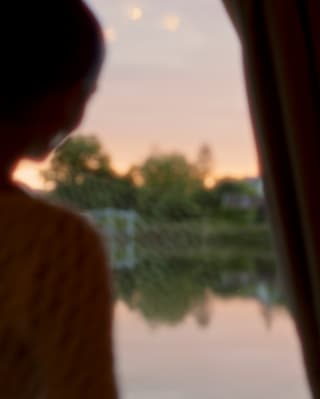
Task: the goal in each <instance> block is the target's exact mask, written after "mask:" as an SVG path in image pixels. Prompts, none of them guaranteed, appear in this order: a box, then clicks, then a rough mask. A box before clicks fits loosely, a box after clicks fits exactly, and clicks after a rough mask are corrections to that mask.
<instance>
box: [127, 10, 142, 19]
mask: <svg viewBox="0 0 320 399" xmlns="http://www.w3.org/2000/svg"><path fill="white" fill-rule="evenodd" d="M128 17H129V19H130V20H131V21H139V20H140V19H141V18H142V17H143V10H142V8H140V7H132V8H129V10H128Z"/></svg>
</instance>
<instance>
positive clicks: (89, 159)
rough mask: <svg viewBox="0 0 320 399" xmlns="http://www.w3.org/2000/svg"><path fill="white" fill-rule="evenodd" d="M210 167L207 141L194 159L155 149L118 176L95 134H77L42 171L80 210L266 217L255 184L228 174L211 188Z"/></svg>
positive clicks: (55, 194) (156, 216) (244, 220)
mask: <svg viewBox="0 0 320 399" xmlns="http://www.w3.org/2000/svg"><path fill="white" fill-rule="evenodd" d="M209 171H212V154H211V151H210V148H209V147H208V146H203V147H202V148H201V149H200V152H199V156H198V160H197V161H196V162H195V163H190V162H189V161H188V160H187V159H186V158H185V157H184V156H183V155H181V154H177V153H173V154H160V155H152V156H150V157H149V158H147V159H146V161H145V162H144V163H142V164H141V165H139V166H136V167H133V168H132V169H131V171H130V172H129V173H128V174H127V175H126V176H119V175H118V174H117V173H116V172H115V171H114V170H113V168H112V165H111V160H110V157H109V156H108V155H107V154H106V153H105V152H104V150H103V148H102V146H101V144H100V142H99V140H98V139H97V138H96V137H94V136H76V137H74V138H71V139H69V140H68V141H67V142H65V143H64V144H63V145H62V146H61V147H60V148H59V149H58V150H57V151H56V152H55V154H54V156H53V158H52V160H51V162H50V166H49V168H48V169H47V170H46V171H45V172H44V173H43V177H44V179H45V181H46V182H47V183H50V184H51V185H52V186H53V187H54V189H53V191H52V192H51V193H50V196H51V197H52V198H53V199H54V200H57V201H59V202H62V203H64V204H67V205H70V206H72V207H75V208H78V209H81V210H90V209H97V208H110V207H111V208H120V209H134V210H136V211H137V212H138V213H139V214H140V215H141V216H142V217H143V218H145V219H148V220H157V221H172V222H182V221H185V220H194V219H203V218H209V219H211V220H212V221H219V220H225V221H229V223H233V224H235V223H240V224H248V223H249V224H250V223H256V222H259V221H260V222H263V221H264V220H265V215H264V208H263V206H261V204H260V205H258V206H256V204H255V202H256V200H257V193H255V192H254V190H253V188H252V186H250V185H249V184H247V183H245V182H244V181H236V180H233V179H224V180H222V181H220V182H218V184H217V185H216V186H215V187H214V188H212V189H206V188H205V187H204V185H203V178H204V177H205V176H206V175H208V173H209ZM138 182H139V183H140V184H137V183H138ZM244 202H247V203H248V206H247V207H246V206H244V205H243V204H244ZM260 202H261V201H260ZM250 204H251V205H250Z"/></svg>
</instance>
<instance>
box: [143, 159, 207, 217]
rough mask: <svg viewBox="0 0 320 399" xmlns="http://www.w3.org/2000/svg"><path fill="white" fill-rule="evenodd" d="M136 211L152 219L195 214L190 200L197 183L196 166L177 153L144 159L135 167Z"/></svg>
mask: <svg viewBox="0 0 320 399" xmlns="http://www.w3.org/2000/svg"><path fill="white" fill-rule="evenodd" d="M138 172H139V174H140V176H141V178H142V181H143V185H142V186H141V187H140V188H139V191H138V210H139V211H140V212H141V213H142V214H144V215H146V216H148V217H152V218H158V219H165V220H183V219H188V218H192V217H195V216H197V215H198V214H199V210H198V207H197V205H196V204H195V203H194V201H193V200H192V195H193V192H194V191H195V190H196V189H197V187H199V186H200V185H201V180H200V179H199V177H198V175H197V170H196V168H195V167H194V166H193V165H192V164H190V163H189V162H188V161H187V160H186V159H185V157H183V156H182V155H180V154H171V155H157V156H152V157H150V158H148V159H147V160H146V161H145V162H144V163H143V164H142V165H141V166H140V167H139V168H138Z"/></svg>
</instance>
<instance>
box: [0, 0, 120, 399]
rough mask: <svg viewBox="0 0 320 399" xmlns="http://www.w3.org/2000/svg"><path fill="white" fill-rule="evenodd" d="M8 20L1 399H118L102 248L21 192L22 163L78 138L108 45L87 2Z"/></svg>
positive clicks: (32, 8)
mask: <svg viewBox="0 0 320 399" xmlns="http://www.w3.org/2000/svg"><path fill="white" fill-rule="evenodd" d="M1 17H2V20H1V24H0V32H1V35H0V37H1V39H0V41H1V49H2V59H1V65H0V81H1V94H0V137H1V146H0V218H1V224H0V237H1V244H2V245H1V249H0V397H1V398H8V399H9V398H10V399H16V398H17V399H18V398H24V399H28V398H30V399H33V398H39V397H41V398H43V397H46V398H48V399H53V398H54V399H57V398H59V399H73V398H74V399H75V398H77V399H79V398H90V399H93V398H112V399H113V398H116V396H117V395H116V388H115V380H114V373H113V355H112V336H111V331H112V318H111V299H110V289H109V285H108V281H109V277H108V270H107V267H106V266H107V260H106V256H105V253H104V246H103V245H102V242H101V240H100V237H99V235H98V234H97V233H96V231H95V230H94V229H93V228H92V227H91V226H90V225H89V224H88V223H87V222H86V221H85V220H84V219H82V218H81V217H80V216H78V215H76V214H74V213H72V212H71V211H69V210H67V209H64V208H62V207H58V206H54V205H51V204H48V203H46V202H44V201H42V200H40V199H37V198H33V197H32V196H29V195H28V194H26V193H25V192H24V191H23V190H22V189H20V188H18V187H16V186H15V185H14V184H13V183H12V181H11V176H12V173H13V171H14V169H15V166H16V164H17V162H18V161H19V160H20V159H21V158H29V159H33V160H41V159H43V158H45V157H46V156H47V155H48V154H49V153H50V151H51V150H52V149H53V148H55V147H56V146H57V145H59V144H60V143H61V142H62V141H63V140H65V139H66V138H67V136H68V135H69V133H70V132H71V131H72V130H73V129H74V128H76V127H77V126H78V124H79V122H80V121H81V119H82V116H83V113H84V110H85V107H86V104H87V101H88V99H89V98H90V96H91V94H92V93H93V92H94V91H95V88H96V82H97V78H98V75H99V71H100V69H101V65H102V61H103V59H104V53H105V45H104V41H103V34H102V31H101V29H100V27H99V25H98V23H97V21H96V19H95V17H94V16H93V14H92V13H91V11H90V10H89V9H88V8H87V7H86V6H85V5H84V3H82V2H81V1H80V0H55V1H52V2H44V1H42V0H41V1H40V0H38V1H37V0H35V1H32V2H19V3H16V2H14V1H11V2H5V4H3V5H2V9H1ZM61 173H63V171H61Z"/></svg>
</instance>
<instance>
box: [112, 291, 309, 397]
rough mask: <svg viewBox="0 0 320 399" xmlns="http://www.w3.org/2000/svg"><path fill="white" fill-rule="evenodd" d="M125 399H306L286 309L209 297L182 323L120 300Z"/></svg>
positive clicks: (121, 372) (118, 330)
mask: <svg viewBox="0 0 320 399" xmlns="http://www.w3.org/2000/svg"><path fill="white" fill-rule="evenodd" d="M115 309H116V312H115V314H116V347H117V362H118V373H119V380H120V385H121V392H122V398H123V399H196V398H199V399H212V398H218V399H234V398H236V399H258V398H259V399H270V398H272V399H308V398H310V395H309V394H308V388H307V385H306V381H305V376H304V370H303V366H302V360H301V354H300V349H299V345H298V341H297V337H296V332H295V329H294V326H293V323H292V320H291V318H290V316H289V315H288V313H287V312H286V311H285V310H284V308H283V307H273V308H272V309H269V308H268V307H266V306H264V305H261V304H260V303H258V302H257V301H256V300H253V299H244V298H237V297H234V298H232V299H222V298H219V297H216V296H214V295H213V294H209V293H208V295H207V297H206V300H205V301H203V303H201V304H198V305H197V306H195V307H194V308H193V309H192V311H190V313H189V314H188V315H187V316H186V317H185V318H184V319H183V320H182V321H180V322H177V323H171V324H170V323H166V322H160V321H156V322H155V321H148V320H147V319H146V318H144V317H143V316H142V313H141V312H139V310H138V309H136V310H130V309H129V307H128V305H127V304H125V303H124V302H122V301H118V302H117V303H116V305H115Z"/></svg>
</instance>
